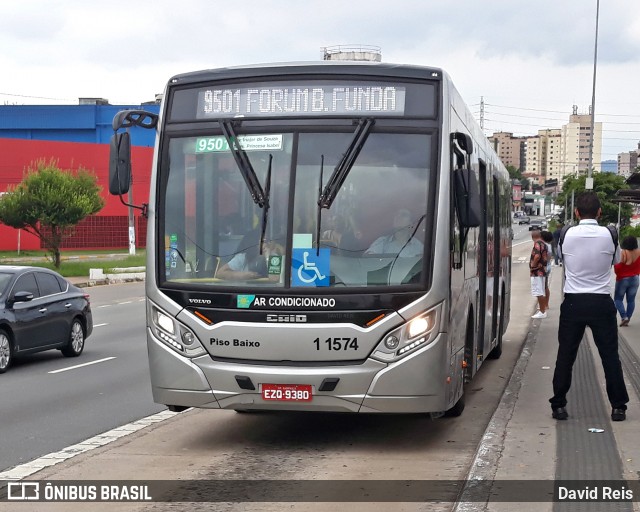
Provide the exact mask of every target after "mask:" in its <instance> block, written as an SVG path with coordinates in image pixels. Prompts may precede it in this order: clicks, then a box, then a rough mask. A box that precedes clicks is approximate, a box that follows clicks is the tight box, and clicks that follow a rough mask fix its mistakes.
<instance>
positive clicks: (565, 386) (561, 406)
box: [549, 192, 629, 421]
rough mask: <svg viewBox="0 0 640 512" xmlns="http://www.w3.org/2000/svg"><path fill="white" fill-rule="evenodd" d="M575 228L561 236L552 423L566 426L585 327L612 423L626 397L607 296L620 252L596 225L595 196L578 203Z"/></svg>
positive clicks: (589, 194)
mask: <svg viewBox="0 0 640 512" xmlns="http://www.w3.org/2000/svg"><path fill="white" fill-rule="evenodd" d="M575 213H576V216H577V218H578V219H579V220H580V222H579V224H578V225H577V226H573V227H571V228H569V229H568V230H567V231H566V232H565V237H564V240H563V241H562V242H561V245H560V249H561V251H562V258H563V262H564V272H565V282H564V301H563V302H562V305H561V307H560V324H559V327H558V356H557V359H556V368H555V371H554V373H553V397H552V398H550V399H549V402H550V403H551V412H552V416H553V418H555V419H556V420H566V419H567V418H568V417H569V414H568V413H567V410H566V405H567V393H568V392H569V388H570V387H571V372H572V370H573V364H574V362H575V360H576V357H577V355H578V348H579V347H580V342H581V341H582V338H583V336H584V331H585V328H586V327H590V328H591V332H592V333H593V340H594V342H595V344H596V346H597V347H598V353H599V354H600V359H601V360H602V368H603V369H604V376H605V379H606V382H607V396H608V397H609V402H610V403H611V419H612V420H613V421H624V420H625V419H626V410H627V402H628V401H629V395H628V394H627V388H626V386H625V383H624V376H623V374H622V365H621V364H620V357H619V355H618V325H617V315H616V307H615V305H614V303H613V299H612V298H611V295H610V288H611V266H612V264H613V263H616V262H618V261H619V259H620V250H619V249H618V248H617V244H616V243H615V242H614V241H613V237H612V234H611V232H610V231H609V230H608V229H607V228H606V227H603V226H599V225H598V221H597V220H596V219H597V218H598V217H599V216H600V215H601V214H602V209H601V207H600V200H599V199H598V196H597V195H596V194H595V193H594V192H583V193H582V194H580V195H579V196H578V197H577V199H576V211H575Z"/></svg>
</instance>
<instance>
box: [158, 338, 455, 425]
mask: <svg viewBox="0 0 640 512" xmlns="http://www.w3.org/2000/svg"><path fill="white" fill-rule="evenodd" d="M147 335H148V336H147V337H148V351H149V367H150V373H151V385H152V391H153V399H154V401H155V402H157V403H160V404H165V405H169V406H183V407H200V408H215V409H238V410H281V411H284V410H289V411H327V412H329V411H332V412H361V413H422V412H441V411H444V410H445V409H446V408H447V396H448V395H450V393H448V392H447V390H446V389H445V386H443V382H445V380H446V378H447V376H446V375H444V372H443V366H445V367H446V365H443V364H442V362H441V361H440V358H439V357H434V356H435V354H436V353H438V352H439V351H438V350H436V349H437V347H438V345H439V344H440V343H442V342H443V340H442V339H437V340H436V341H434V342H433V343H432V344H430V345H429V346H427V347H425V348H423V349H421V350H418V351H416V352H415V353H413V354H411V355H409V356H407V357H405V358H403V359H401V360H399V361H396V362H393V363H383V362H380V361H376V360H374V359H370V358H369V359H366V360H365V361H364V362H362V363H361V364H353V365H335V366H304V365H302V364H300V365H290V366H276V365H260V364H240V363H232V362H223V361H216V360H213V359H212V358H211V357H210V356H209V355H208V354H207V355H204V356H200V357H196V358H194V359H189V358H186V357H183V356H181V355H180V354H178V353H176V352H175V351H173V350H172V349H170V348H169V347H167V346H166V345H164V344H163V343H162V342H160V341H159V340H157V339H156V338H155V337H154V336H153V335H152V334H151V333H150V332H149V331H148V332H147ZM238 378H240V382H243V381H244V382H247V379H248V382H251V384H252V385H253V386H254V388H255V389H254V390H247V389H242V388H241V387H240V384H239V380H238ZM325 379H339V381H338V384H337V386H336V387H335V390H333V391H320V388H321V386H322V383H323V381H325ZM262 384H307V385H311V386H312V389H313V396H312V400H311V401H300V402H290V401H271V400H264V399H263V398H262V394H261V390H260V386H261V385H262Z"/></svg>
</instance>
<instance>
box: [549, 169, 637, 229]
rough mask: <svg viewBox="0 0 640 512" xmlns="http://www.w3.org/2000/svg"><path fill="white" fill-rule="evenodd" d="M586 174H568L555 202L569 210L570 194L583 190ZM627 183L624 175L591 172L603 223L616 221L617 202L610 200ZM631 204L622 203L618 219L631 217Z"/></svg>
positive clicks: (576, 193) (615, 222) (624, 187)
mask: <svg viewBox="0 0 640 512" xmlns="http://www.w3.org/2000/svg"><path fill="white" fill-rule="evenodd" d="M585 181H586V176H579V177H578V178H576V177H575V176H569V177H568V178H567V179H566V180H565V181H564V184H563V185H562V192H560V193H559V194H558V197H557V198H556V204H558V205H560V206H564V205H565V204H566V205H567V207H568V208H569V210H571V195H572V193H573V192H575V195H576V196H577V195H578V194H580V193H581V192H584V191H585ZM628 188H629V185H627V183H626V182H625V179H624V176H620V175H618V174H613V173H610V172H600V173H595V174H593V190H594V192H595V193H596V194H598V198H599V199H600V205H601V206H602V216H601V217H600V221H601V222H602V223H603V224H617V223H618V203H615V202H613V201H611V200H612V199H613V198H614V197H615V195H616V192H617V191H618V190H621V189H628ZM631 213H632V212H631V206H630V205H629V204H625V203H623V204H622V207H621V209H620V219H621V220H625V219H627V220H628V219H629V217H631Z"/></svg>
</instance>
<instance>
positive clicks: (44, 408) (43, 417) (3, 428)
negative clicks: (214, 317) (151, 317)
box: [0, 283, 164, 470]
mask: <svg viewBox="0 0 640 512" xmlns="http://www.w3.org/2000/svg"><path fill="white" fill-rule="evenodd" d="M87 291H88V292H89V294H90V295H91V308H92V310H93V322H94V330H93V334H92V335H91V336H90V337H89V338H88V339H87V343H86V346H85V350H84V352H83V353H82V355H81V356H80V357H78V358H66V357H63V356H62V355H61V354H60V352H59V351H57V350H52V351H48V352H41V353H39V354H34V355H31V356H26V357H25V358H24V359H17V360H15V361H14V366H13V367H12V368H11V369H10V370H9V371H8V372H7V373H5V374H3V375H0V390H1V392H0V432H1V435H0V470H3V469H6V468H9V467H12V466H15V465H16V464H21V463H24V462H27V461H30V460H32V459H34V458H37V457H40V456H42V455H45V454H47V453H51V452H54V451H57V450H60V449H62V448H65V447H66V446H69V445H72V444H75V443H78V442H80V441H83V440H85V439H87V438H89V437H92V436H94V435H96V434H99V433H102V432H104V431H106V430H109V429H111V428H115V427H118V426H121V425H123V424H126V423H129V422H131V421H134V420H137V419H140V418H143V417H145V416H148V415H150V414H154V413H156V412H159V411H161V410H164V407H163V406H160V405H158V404H155V403H154V402H153V399H152V397H151V388H150V385H149V365H148V360H147V349H146V338H145V320H144V318H145V303H144V283H126V284H119V285H112V286H100V287H95V288H88V289H87Z"/></svg>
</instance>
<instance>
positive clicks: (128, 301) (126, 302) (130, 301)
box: [118, 300, 133, 304]
mask: <svg viewBox="0 0 640 512" xmlns="http://www.w3.org/2000/svg"><path fill="white" fill-rule="evenodd" d="M132 302H133V301H132V300H127V301H125V302H118V304H131V303H132Z"/></svg>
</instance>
